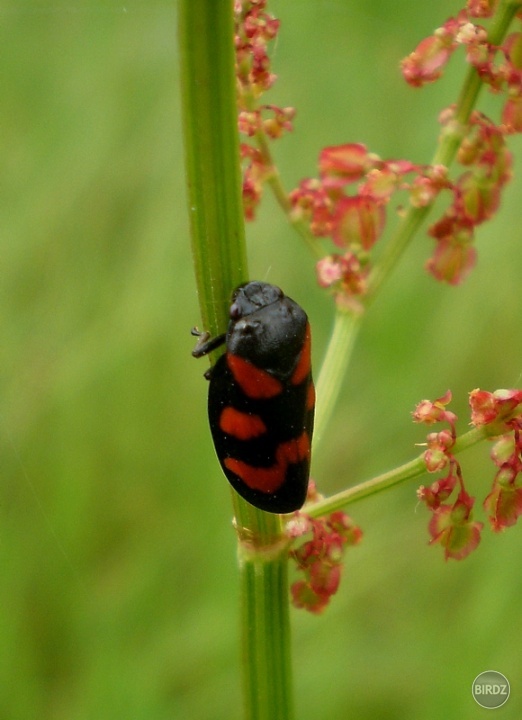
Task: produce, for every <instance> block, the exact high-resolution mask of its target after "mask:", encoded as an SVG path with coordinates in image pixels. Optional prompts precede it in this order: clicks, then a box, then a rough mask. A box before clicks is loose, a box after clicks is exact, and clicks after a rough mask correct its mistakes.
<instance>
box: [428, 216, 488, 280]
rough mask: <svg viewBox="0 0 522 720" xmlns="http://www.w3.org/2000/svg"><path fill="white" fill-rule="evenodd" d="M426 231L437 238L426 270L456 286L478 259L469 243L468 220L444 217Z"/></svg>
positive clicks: (470, 237)
mask: <svg viewBox="0 0 522 720" xmlns="http://www.w3.org/2000/svg"><path fill="white" fill-rule="evenodd" d="M429 234H430V235H432V236H433V237H435V238H436V239H437V245H436V246H435V252H434V253H433V255H432V257H431V258H430V259H429V260H428V261H427V263H426V269H427V270H428V272H429V273H431V274H432V275H433V276H434V277H435V278H436V279H437V280H440V281H442V282H447V283H449V284H450V285H458V284H459V283H461V282H462V281H463V280H464V279H465V278H466V277H467V275H468V274H469V273H470V271H471V270H472V269H473V267H474V266H475V263H476V260H477V251H476V249H475V248H474V247H473V245H472V244H471V243H472V241H473V229H472V225H471V223H470V222H469V220H468V221H463V220H458V219H456V218H452V217H449V216H445V217H444V218H443V219H442V220H441V221H439V222H438V223H436V224H435V225H433V226H432V227H431V228H430V230H429Z"/></svg>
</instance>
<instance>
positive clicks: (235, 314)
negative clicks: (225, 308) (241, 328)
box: [230, 303, 241, 320]
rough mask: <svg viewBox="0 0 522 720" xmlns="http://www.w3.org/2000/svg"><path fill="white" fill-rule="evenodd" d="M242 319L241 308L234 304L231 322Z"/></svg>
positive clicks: (231, 310) (231, 307) (231, 308)
mask: <svg viewBox="0 0 522 720" xmlns="http://www.w3.org/2000/svg"><path fill="white" fill-rule="evenodd" d="M240 317H241V308H240V307H239V305H238V304H237V303H232V305H231V306H230V319H231V320H239V318H240Z"/></svg>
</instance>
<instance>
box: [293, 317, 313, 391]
mask: <svg viewBox="0 0 522 720" xmlns="http://www.w3.org/2000/svg"><path fill="white" fill-rule="evenodd" d="M311 347H312V336H311V332H310V323H306V332H305V339H304V343H303V347H302V350H301V354H300V356H299V362H298V363H297V366H296V368H295V370H294V372H293V375H292V378H291V380H290V382H291V383H292V385H299V384H300V383H302V382H304V381H305V380H306V378H307V377H308V375H309V374H310V368H311V365H312V359H311Z"/></svg>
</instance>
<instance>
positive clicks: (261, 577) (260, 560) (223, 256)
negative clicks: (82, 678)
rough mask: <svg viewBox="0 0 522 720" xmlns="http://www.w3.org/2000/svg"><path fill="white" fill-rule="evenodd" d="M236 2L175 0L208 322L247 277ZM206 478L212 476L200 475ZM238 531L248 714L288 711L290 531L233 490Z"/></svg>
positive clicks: (195, 246) (197, 255)
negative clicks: (288, 573) (238, 124)
mask: <svg viewBox="0 0 522 720" xmlns="http://www.w3.org/2000/svg"><path fill="white" fill-rule="evenodd" d="M232 10H233V4H232V3H231V2H226V3H218V4H217V5H216V3H215V2H213V1H212V0H180V3H179V43H180V51H181V85H182V112H183V129H184V145H185V160H186V163H185V164H186V173H187V187H188V207H189V217H190V228H191V237H192V252H193V259H194V269H195V274H196V281H197V287H198V294H199V299H200V305H201V315H202V320H203V326H204V329H205V330H209V331H210V332H211V333H212V334H213V335H216V334H218V333H222V332H224V331H225V330H226V326H227V323H228V306H229V303H230V293H231V291H232V289H233V288H235V287H236V286H237V285H239V284H240V283H242V282H244V281H246V280H248V271H247V262H246V247H245V239H244V220H243V203H242V198H241V192H240V188H241V178H240V163H239V141H238V133H237V103H236V83H235V72H234V61H235V55H234V45H233V38H234V24H233V14H232ZM203 481H204V482H207V481H208V482H210V479H209V480H207V478H203ZM232 502H233V508H234V516H235V527H236V531H237V534H238V540H239V569H240V590H241V615H240V622H241V636H242V647H243V663H242V673H243V688H244V704H245V717H246V718H247V719H248V720H274V719H275V720H291V718H292V717H293V711H292V704H293V700H292V698H293V688H292V682H291V655H290V623H289V615H288V614H289V604H288V596H289V592H288V581H287V550H288V548H287V539H286V537H285V536H284V535H283V526H282V521H281V518H280V517H279V516H277V515H271V514H268V513H263V512H261V511H260V510H257V509H256V508H254V507H252V506H251V505H249V504H248V503H246V502H245V501H244V500H243V499H242V498H241V497H240V496H239V495H238V494H237V493H235V492H234V491H232Z"/></svg>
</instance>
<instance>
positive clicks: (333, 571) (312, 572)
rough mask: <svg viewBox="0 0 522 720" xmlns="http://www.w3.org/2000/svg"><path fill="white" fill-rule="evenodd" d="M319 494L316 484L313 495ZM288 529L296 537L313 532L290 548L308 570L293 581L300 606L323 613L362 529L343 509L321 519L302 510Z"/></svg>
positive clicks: (299, 568) (294, 591)
mask: <svg viewBox="0 0 522 720" xmlns="http://www.w3.org/2000/svg"><path fill="white" fill-rule="evenodd" d="M315 494H316V491H315V486H314V487H313V488H312V497H314V496H315ZM288 532H289V536H290V537H292V538H297V537H300V536H302V535H307V536H309V535H310V534H311V538H310V539H308V540H306V541H305V542H303V543H302V544H301V545H300V546H299V547H297V548H295V549H293V550H291V551H290V557H291V558H293V559H294V560H295V561H296V563H297V568H298V570H300V571H301V572H302V573H303V574H304V579H302V580H298V581H297V582H295V583H294V584H293V585H292V588H291V592H292V602H293V603H294V605H295V606H296V607H300V608H305V609H306V610H309V611H310V612H314V613H320V612H321V611H322V610H324V608H325V607H326V606H327V605H328V603H329V602H330V598H331V597H332V595H334V594H335V593H336V592H337V590H338V588H339V583H340V580H341V570H342V561H343V555H344V551H345V549H346V547H348V546H350V545H357V543H359V542H360V540H361V537H362V532H361V530H360V529H359V528H358V527H357V526H356V525H354V523H353V522H352V520H351V519H350V517H349V516H348V515H346V513H343V512H341V511H337V512H334V513H332V514H331V515H330V516H329V517H325V518H320V519H313V518H310V517H307V516H306V515H304V514H303V513H299V514H298V515H297V518H296V520H294V521H292V523H290V524H289V527H288Z"/></svg>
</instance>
